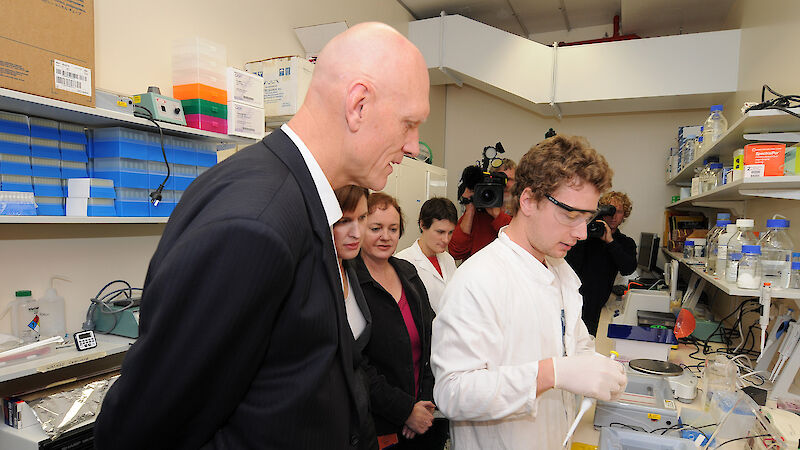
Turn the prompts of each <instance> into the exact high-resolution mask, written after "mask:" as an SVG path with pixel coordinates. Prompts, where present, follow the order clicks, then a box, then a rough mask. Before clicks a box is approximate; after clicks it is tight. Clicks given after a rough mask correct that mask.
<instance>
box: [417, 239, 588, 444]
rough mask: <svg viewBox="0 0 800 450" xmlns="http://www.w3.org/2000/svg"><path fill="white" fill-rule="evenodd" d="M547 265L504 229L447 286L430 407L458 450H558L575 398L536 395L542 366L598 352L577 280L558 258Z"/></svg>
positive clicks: (554, 392)
mask: <svg viewBox="0 0 800 450" xmlns="http://www.w3.org/2000/svg"><path fill="white" fill-rule="evenodd" d="M546 261H547V267H545V266H544V265H543V264H542V263H541V262H539V261H538V260H537V259H536V258H534V257H533V256H532V255H531V254H530V253H528V252H527V251H525V250H524V249H523V248H522V247H520V246H519V245H517V244H515V243H514V242H512V241H511V239H509V238H508V236H507V235H506V234H505V232H504V230H502V229H501V230H500V232H499V234H498V238H497V239H496V240H495V241H494V242H492V243H491V244H489V245H488V246H486V247H485V248H484V249H482V250H481V251H480V252H478V253H476V254H475V255H473V256H472V257H470V258H469V259H468V260H467V261H465V262H464V263H463V264H462V265H461V266H460V267H459V269H458V271H457V272H456V274H455V276H454V277H453V279H452V280H451V281H450V283H448V285H447V288H445V291H444V296H443V302H444V307H443V308H442V310H441V312H440V313H439V315H438V316H437V317H436V319H435V320H434V322H433V337H432V348H431V367H432V369H433V374H434V376H435V377H436V384H435V385H434V391H433V394H434V399H435V402H436V405H437V406H438V407H439V409H440V410H441V411H442V412H443V413H444V415H445V416H447V417H448V418H450V426H451V436H452V439H453V448H454V449H455V450H473V449H475V450H480V449H546V450H552V449H558V448H561V442H562V441H563V439H564V437H565V436H566V433H567V430H568V429H569V426H570V424H571V423H572V420H573V419H574V418H575V415H576V413H577V401H578V398H577V396H576V395H574V394H572V393H569V392H566V391H562V390H560V389H551V390H549V391H547V392H545V393H544V394H543V395H541V396H537V395H536V376H537V373H538V361H539V360H541V359H547V358H551V357H559V356H562V355H563V350H562V348H563V347H562V338H561V336H562V332H561V308H562V299H563V306H564V310H565V319H566V320H565V323H566V326H565V328H566V330H565V336H564V339H563V341H564V347H565V348H566V354H567V355H575V354H578V353H584V352H593V351H594V341H593V339H592V337H591V336H590V335H589V333H588V331H587V330H586V325H584V323H583V321H582V320H581V308H582V304H583V300H582V298H581V295H580V293H579V292H578V288H579V287H580V280H579V279H578V276H577V275H575V272H574V271H573V270H572V268H571V267H570V266H569V265H568V264H567V263H566V261H564V259H563V258H559V259H555V258H550V257H547V258H546Z"/></svg>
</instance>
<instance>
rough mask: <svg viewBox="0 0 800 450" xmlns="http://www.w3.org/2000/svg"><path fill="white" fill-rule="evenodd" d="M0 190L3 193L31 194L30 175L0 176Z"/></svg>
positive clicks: (4, 174)
mask: <svg viewBox="0 0 800 450" xmlns="http://www.w3.org/2000/svg"><path fill="white" fill-rule="evenodd" d="M0 189H2V190H4V191H18V192H33V182H32V180H31V176H30V175H9V174H7V173H3V174H0Z"/></svg>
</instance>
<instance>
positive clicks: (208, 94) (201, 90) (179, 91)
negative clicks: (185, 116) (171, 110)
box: [172, 83, 228, 104]
mask: <svg viewBox="0 0 800 450" xmlns="http://www.w3.org/2000/svg"><path fill="white" fill-rule="evenodd" d="M172 96H173V97H174V98H176V99H178V100H191V99H195V98H199V99H202V100H208V101H210V102H213V103H222V104H225V103H228V91H226V90H224V89H219V88H215V87H211V86H208V85H206V84H201V83H192V84H181V85H179V86H172Z"/></svg>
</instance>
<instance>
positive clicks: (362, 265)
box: [355, 192, 447, 449]
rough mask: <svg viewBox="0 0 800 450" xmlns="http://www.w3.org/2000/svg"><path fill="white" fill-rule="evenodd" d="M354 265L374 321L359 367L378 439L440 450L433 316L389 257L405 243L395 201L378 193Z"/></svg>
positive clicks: (442, 433)
mask: <svg viewBox="0 0 800 450" xmlns="http://www.w3.org/2000/svg"><path fill="white" fill-rule="evenodd" d="M368 210H369V215H368V216H367V227H366V231H365V233H364V241H363V244H362V246H361V254H360V255H359V257H358V258H356V260H355V262H356V275H357V276H358V281H359V283H360V285H361V291H362V292H363V293H364V298H366V300H367V305H368V306H369V310H370V312H371V314H372V335H371V337H370V340H369V343H368V344H367V347H366V349H365V350H364V363H363V366H364V368H365V371H366V373H367V377H368V378H369V380H370V388H369V394H370V407H371V409H372V417H373V419H374V421H375V429H376V431H377V433H378V437H379V439H381V440H382V441H383V442H384V443H390V442H395V441H396V442H397V447H396V448H398V449H405V448H415V449H441V448H442V446H443V445H444V442H445V440H446V439H447V425H446V422H445V423H442V421H440V420H437V421H436V424H435V425H434V419H433V412H434V409H435V406H434V404H433V402H432V400H433V374H432V373H431V368H430V364H429V358H430V351H431V348H430V342H431V322H432V321H433V315H434V314H433V310H432V309H431V306H430V303H429V302H428V294H427V292H426V291H425V285H424V284H423V283H422V280H421V279H420V277H419V275H418V274H417V270H416V269H415V268H414V266H413V265H412V264H411V263H409V262H408V261H404V260H402V259H398V258H395V257H393V256H392V254H393V253H394V251H395V249H396V248H397V242H398V240H399V239H400V236H402V235H403V219H402V211H401V210H400V206H399V205H398V204H397V200H396V199H395V198H394V197H391V196H389V195H387V194H384V193H381V192H376V193H372V194H370V196H369V200H368Z"/></svg>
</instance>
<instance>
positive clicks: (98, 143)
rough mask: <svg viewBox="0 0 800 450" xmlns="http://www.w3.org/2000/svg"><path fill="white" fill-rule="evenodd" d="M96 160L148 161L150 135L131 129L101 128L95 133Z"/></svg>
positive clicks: (94, 154)
mask: <svg viewBox="0 0 800 450" xmlns="http://www.w3.org/2000/svg"><path fill="white" fill-rule="evenodd" d="M92 141H93V146H94V150H93V152H94V153H93V156H94V157H95V158H131V159H147V155H148V145H149V140H148V133H147V132H145V131H139V130H132V129H129V128H122V127H114V128H100V129H96V130H94V132H93V137H92Z"/></svg>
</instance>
